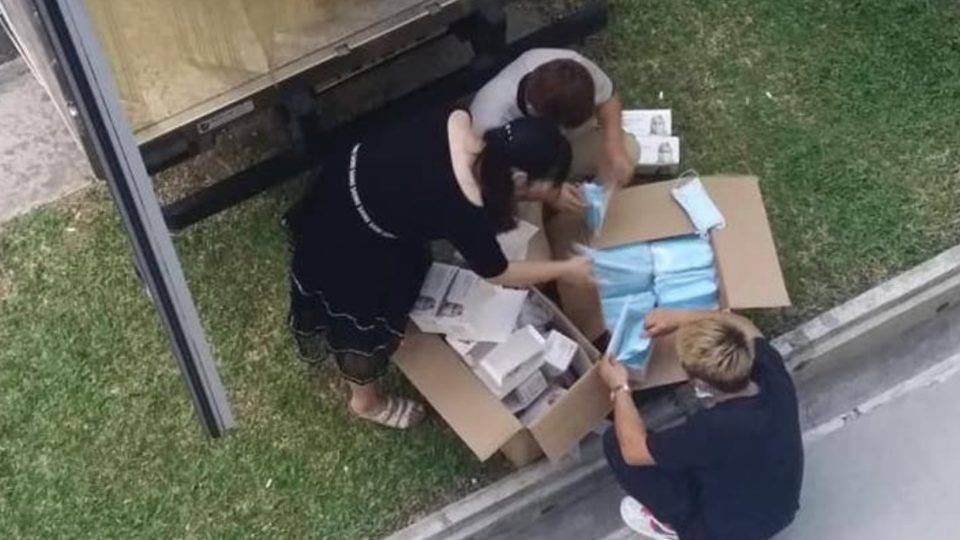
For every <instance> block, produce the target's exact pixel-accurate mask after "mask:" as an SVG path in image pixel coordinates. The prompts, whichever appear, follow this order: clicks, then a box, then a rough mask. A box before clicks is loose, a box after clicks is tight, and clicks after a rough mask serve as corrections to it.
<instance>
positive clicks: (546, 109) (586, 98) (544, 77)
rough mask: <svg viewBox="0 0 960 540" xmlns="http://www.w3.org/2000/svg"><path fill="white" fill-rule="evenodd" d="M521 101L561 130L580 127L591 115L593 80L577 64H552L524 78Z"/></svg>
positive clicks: (593, 97) (543, 66)
mask: <svg viewBox="0 0 960 540" xmlns="http://www.w3.org/2000/svg"><path fill="white" fill-rule="evenodd" d="M526 85H527V87H526V91H525V96H524V97H525V99H526V100H527V102H528V103H530V105H532V106H533V108H534V109H535V114H537V115H538V116H542V117H543V118H546V119H547V120H550V121H551V122H555V123H556V124H558V125H560V126H562V127H565V128H575V127H578V126H581V125H583V123H584V122H586V121H587V120H589V119H590V117H591V116H593V114H594V109H595V107H596V104H595V101H594V100H595V99H596V98H595V96H596V89H595V87H594V84H593V77H591V76H590V72H589V71H587V68H585V67H583V65H581V64H580V63H579V62H577V61H575V60H569V59H560V60H552V61H550V62H547V63H545V64H543V65H541V66H540V67H538V68H537V69H535V70H533V71H532V72H530V74H529V75H527V82H526Z"/></svg>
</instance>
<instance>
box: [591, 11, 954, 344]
mask: <svg viewBox="0 0 960 540" xmlns="http://www.w3.org/2000/svg"><path fill="white" fill-rule="evenodd" d="M612 4H613V8H614V11H613V14H612V17H611V28H610V31H609V32H607V33H606V34H605V35H604V36H603V37H601V38H600V40H599V42H600V43H599V47H597V49H598V50H599V52H600V54H601V55H602V57H603V62H604V64H606V65H607V66H609V68H610V70H611V71H612V72H613V73H614V75H615V77H616V79H617V81H618V83H619V89H620V91H621V93H622V94H623V95H624V99H625V102H626V103H627V104H628V106H629V105H637V106H640V105H647V106H664V107H669V108H672V109H673V110H674V126H675V132H677V133H679V135H680V136H681V137H682V138H683V145H684V147H685V156H684V165H685V166H687V167H691V168H694V169H696V170H697V171H699V172H701V173H714V172H742V173H752V174H756V175H758V176H759V177H760V178H761V180H762V184H761V187H762V189H763V191H764V197H765V200H766V203H767V209H768V211H769V213H770V217H771V220H772V225H773V229H774V234H775V236H776V239H777V242H778V247H779V251H780V255H781V260H782V262H783V266H784V273H785V275H786V279H787V285H788V288H789V290H790V292H791V295H792V298H793V303H794V305H795V307H794V308H792V309H789V310H784V312H783V313H780V314H777V315H776V316H773V317H771V316H767V317H765V318H764V321H765V322H766V324H767V326H768V328H769V329H771V330H774V331H778V330H784V329H785V328H786V327H787V326H788V325H791V324H795V323H796V322H798V320H800V319H802V318H806V317H809V316H812V315H814V314H816V313H817V312H819V311H822V310H824V309H827V308H829V307H831V306H833V305H835V304H837V303H839V302H841V301H843V300H846V299H848V298H850V297H851V296H853V295H854V294H856V293H857V292H860V291H862V290H864V289H866V288H868V287H870V286H872V285H874V284H876V283H877V282H879V281H881V280H884V279H886V278H888V277H890V276H892V275H893V274H895V273H896V272H898V271H901V270H903V269H905V268H907V267H909V266H911V265H914V264H917V263H919V262H921V261H922V260H924V259H925V258H927V257H929V256H931V255H933V254H934V253H936V252H937V251H939V250H942V249H945V248H947V247H949V246H951V245H953V244H956V243H957V242H960V213H958V212H957V209H958V208H960V155H958V153H957V148H958V143H960V135H958V133H960V132H958V130H957V126H958V125H960V24H958V23H960V16H958V8H957V5H956V3H955V2H949V1H946V0H943V1H938V0H929V1H924V0H861V1H838V0H833V1H823V0H799V1H797V0H765V1H762V0H723V1H693V0H676V1H669V2H667V1H663V0H661V1H654V2H646V1H645V2H640V1H637V0H614V1H613V2H612ZM661 92H662V93H663V94H662V95H663V97H662V99H661V98H660V93H661Z"/></svg>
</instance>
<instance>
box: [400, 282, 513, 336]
mask: <svg viewBox="0 0 960 540" xmlns="http://www.w3.org/2000/svg"><path fill="white" fill-rule="evenodd" d="M441 291H443V292H441ZM528 294H529V292H528V291H526V290H516V289H507V288H504V287H500V286H497V285H493V284H492V283H488V282H487V281H486V280H484V279H483V278H481V277H480V276H478V275H477V274H475V273H473V272H471V271H469V270H466V269H463V268H457V267H455V266H450V265H446V264H439V263H434V264H433V266H431V267H430V270H429V271H428V272H427V277H426V279H425V280H424V284H423V287H422V288H421V291H420V296H419V297H418V298H417V301H416V303H415V304H414V309H413V310H412V311H411V313H410V319H411V320H412V321H413V322H414V323H416V325H417V327H419V328H420V330H421V331H422V332H425V333H428V334H447V335H448V336H450V337H453V338H456V339H460V340H464V341H478V342H489V343H502V342H504V341H506V340H507V338H509V337H510V334H511V333H512V332H513V330H514V326H515V323H516V320H517V317H518V316H519V314H520V309H521V308H522V307H523V302H524V300H526V298H527V295H528ZM438 298H439V300H438Z"/></svg>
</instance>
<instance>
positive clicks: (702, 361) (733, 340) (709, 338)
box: [677, 319, 754, 393]
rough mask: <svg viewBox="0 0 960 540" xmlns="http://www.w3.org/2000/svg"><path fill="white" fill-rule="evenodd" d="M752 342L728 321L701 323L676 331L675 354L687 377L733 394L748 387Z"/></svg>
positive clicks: (703, 321) (752, 351) (741, 330)
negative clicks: (678, 357) (677, 355)
mask: <svg viewBox="0 0 960 540" xmlns="http://www.w3.org/2000/svg"><path fill="white" fill-rule="evenodd" d="M752 341H753V340H751V339H750V338H749V336H747V334H746V333H745V332H744V331H743V329H741V328H740V327H738V326H737V325H735V324H733V323H731V322H730V321H724V320H720V319H704V320H699V321H695V322H691V323H687V324H684V325H682V326H681V327H680V328H679V329H678V331H677V353H678V354H679V356H680V365H681V366H682V367H683V369H684V371H686V372H687V374H688V375H690V376H691V377H694V378H696V379H700V380H702V381H703V382H705V383H707V384H709V385H710V386H713V387H714V388H716V389H717V390H720V391H722V392H727V393H733V392H739V391H741V390H743V389H744V388H746V386H747V384H749V383H750V372H751V371H752V370H753V354H754V346H753V342H752Z"/></svg>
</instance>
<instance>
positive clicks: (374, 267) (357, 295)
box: [286, 110, 592, 428]
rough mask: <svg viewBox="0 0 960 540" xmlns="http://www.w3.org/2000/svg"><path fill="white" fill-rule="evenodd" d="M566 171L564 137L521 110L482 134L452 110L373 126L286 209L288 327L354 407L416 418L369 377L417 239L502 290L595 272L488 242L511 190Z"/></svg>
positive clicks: (524, 191) (409, 301) (417, 252)
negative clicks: (344, 384)
mask: <svg viewBox="0 0 960 540" xmlns="http://www.w3.org/2000/svg"><path fill="white" fill-rule="evenodd" d="M569 166H570V147H569V144H568V143H567V141H566V139H565V138H564V137H563V136H562V135H561V134H560V132H559V131H558V130H557V129H556V128H555V127H554V126H553V125H551V124H549V123H548V122H546V121H543V120H538V119H532V118H524V119H520V120H517V121H515V122H512V123H510V124H508V125H506V126H504V127H503V128H500V129H497V130H493V131H489V132H487V133H486V135H485V136H484V137H483V138H482V139H480V138H479V137H477V136H475V135H474V134H473V131H472V130H471V126H470V117H469V115H468V114H467V113H466V112H465V111H460V110H457V111H453V112H452V113H451V112H447V111H444V112H443V113H440V114H433V115H428V116H425V117H419V118H416V119H411V120H409V121H406V122H402V123H399V124H396V125H393V126H391V127H388V128H386V129H382V130H380V131H377V132H376V133H373V134H370V135H369V136H367V137H366V138H364V139H363V140H362V141H361V142H360V143H359V144H357V145H355V146H353V147H352V148H349V149H347V150H345V151H344V152H338V153H336V155H334V156H332V157H331V158H330V159H328V160H327V161H326V163H325V172H324V175H323V177H322V179H321V180H320V181H319V184H318V185H317V186H316V189H315V190H314V192H313V193H312V194H311V195H310V196H308V197H305V198H304V200H302V201H301V202H300V203H298V204H297V205H296V206H295V207H294V208H293V209H291V210H290V212H288V214H287V216H286V224H287V227H288V230H289V233H290V239H291V243H292V249H293V261H292V267H291V273H290V278H291V295H290V296H291V307H290V325H291V328H292V330H293V333H294V336H295V338H296V341H297V344H298V348H299V350H300V354H301V355H302V356H303V357H304V358H305V359H307V360H315V361H320V360H323V359H324V358H326V357H327V356H329V355H332V356H333V357H334V358H335V359H336V361H337V365H338V366H339V368H340V373H341V374H342V375H343V377H344V378H345V379H346V380H347V381H348V383H349V384H350V387H351V390H352V395H351V398H350V402H349V408H350V410H351V412H353V413H354V414H355V415H357V416H359V417H361V418H364V419H367V420H371V421H374V422H377V423H379V424H382V425H386V426H389V427H395V428H407V427H410V426H412V425H414V424H415V423H417V422H418V421H419V420H421V419H422V418H423V416H424V409H423V406H422V405H420V404H418V403H414V402H411V401H409V400H405V399H400V398H396V397H391V396H384V395H383V394H382V393H381V392H380V390H379V388H378V386H377V385H376V381H377V379H378V378H379V377H381V376H382V375H383V374H384V373H385V371H386V368H387V365H388V363H389V359H390V356H391V355H392V354H393V352H394V351H395V350H396V349H397V347H399V345H400V342H401V340H402V338H403V334H404V329H405V327H406V323H407V314H408V313H409V312H410V310H411V308H412V307H413V304H414V302H415V301H416V299H417V296H418V292H419V291H420V287H421V285H422V283H423V278H424V276H425V274H426V271H427V269H428V267H429V265H430V257H429V252H428V241H430V240H435V239H441V238H443V239H447V240H449V241H450V242H451V243H452V244H453V245H454V247H456V248H457V249H458V250H459V251H460V253H461V254H462V255H463V256H464V258H465V259H466V261H467V262H468V263H469V265H470V267H471V269H472V270H473V271H474V272H476V273H477V274H479V275H480V276H482V277H484V278H486V279H488V280H490V281H491V282H493V283H496V284H499V285H504V286H510V287H525V286H530V285H534V284H537V283H544V282H548V281H552V280H555V279H566V280H571V281H577V282H584V281H589V280H591V279H592V278H591V274H590V265H589V262H588V261H587V260H586V259H584V258H574V259H570V260H566V261H551V262H518V261H514V262H510V261H507V260H506V258H505V257H504V255H503V252H502V251H501V249H500V246H499V244H498V243H497V240H496V235H497V234H498V233H499V232H502V231H505V230H509V229H511V228H513V227H514V226H515V225H516V218H515V217H514V210H515V204H516V201H517V198H518V197H520V198H537V199H547V198H549V197H550V196H551V194H553V193H556V192H557V191H559V188H560V185H561V182H562V180H561V179H563V178H565V177H566V176H567V170H568V168H569Z"/></svg>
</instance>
